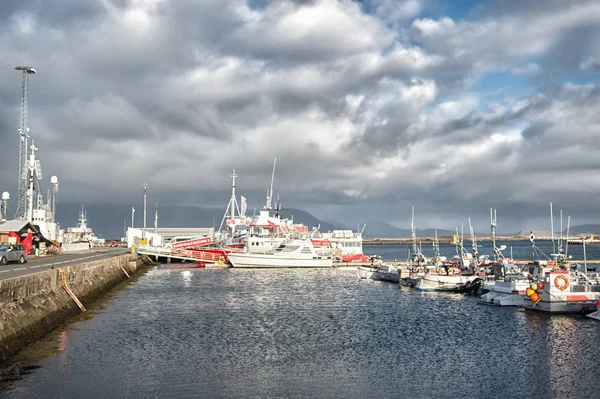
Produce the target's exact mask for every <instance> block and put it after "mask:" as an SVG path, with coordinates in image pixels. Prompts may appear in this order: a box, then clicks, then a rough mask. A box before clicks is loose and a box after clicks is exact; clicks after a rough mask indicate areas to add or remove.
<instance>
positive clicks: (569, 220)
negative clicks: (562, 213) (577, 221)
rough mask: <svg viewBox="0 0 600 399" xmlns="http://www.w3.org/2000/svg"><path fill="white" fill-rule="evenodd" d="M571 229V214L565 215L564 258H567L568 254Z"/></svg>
mask: <svg viewBox="0 0 600 399" xmlns="http://www.w3.org/2000/svg"><path fill="white" fill-rule="evenodd" d="M570 229H571V216H567V237H566V239H565V240H566V244H565V258H567V256H568V254H569V230H570Z"/></svg>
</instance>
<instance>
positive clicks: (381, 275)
mask: <svg viewBox="0 0 600 399" xmlns="http://www.w3.org/2000/svg"><path fill="white" fill-rule="evenodd" d="M356 275H357V276H358V277H360V278H364V279H371V280H379V281H390V282H393V283H397V282H399V271H398V268H397V267H396V266H393V265H388V264H386V263H380V264H377V265H363V266H359V267H357V268H356Z"/></svg>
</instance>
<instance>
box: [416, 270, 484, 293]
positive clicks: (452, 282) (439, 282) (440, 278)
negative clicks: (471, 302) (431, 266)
mask: <svg viewBox="0 0 600 399" xmlns="http://www.w3.org/2000/svg"><path fill="white" fill-rule="evenodd" d="M479 283H481V277H479V276H477V275H470V276H465V275H462V274H460V273H459V274H449V275H443V274H439V273H426V274H425V275H424V276H423V278H421V279H420V280H419V281H418V282H417V285H416V286H415V288H416V289H417V290H419V291H446V292H468V291H470V290H473V289H474V288H475V284H477V285H478V284H479Z"/></svg>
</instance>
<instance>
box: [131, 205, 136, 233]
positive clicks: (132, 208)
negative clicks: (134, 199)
mask: <svg viewBox="0 0 600 399" xmlns="http://www.w3.org/2000/svg"><path fill="white" fill-rule="evenodd" d="M133 215H135V208H134V207H131V228H132V229H133Z"/></svg>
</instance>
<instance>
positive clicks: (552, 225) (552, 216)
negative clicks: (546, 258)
mask: <svg viewBox="0 0 600 399" xmlns="http://www.w3.org/2000/svg"><path fill="white" fill-rule="evenodd" d="M550 233H551V234H552V253H553V254H555V253H556V246H555V245H554V215H553V213H552V202H551V203H550Z"/></svg>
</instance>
